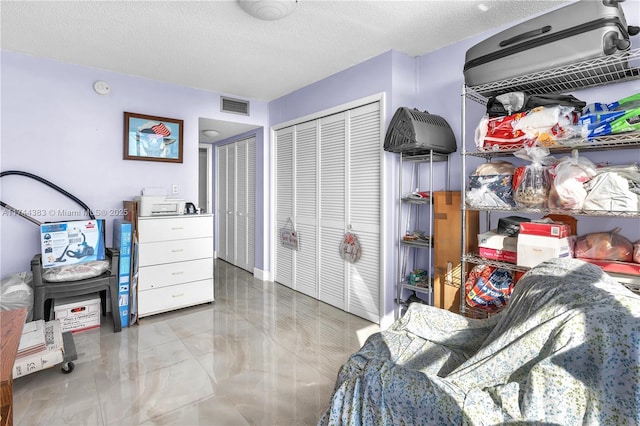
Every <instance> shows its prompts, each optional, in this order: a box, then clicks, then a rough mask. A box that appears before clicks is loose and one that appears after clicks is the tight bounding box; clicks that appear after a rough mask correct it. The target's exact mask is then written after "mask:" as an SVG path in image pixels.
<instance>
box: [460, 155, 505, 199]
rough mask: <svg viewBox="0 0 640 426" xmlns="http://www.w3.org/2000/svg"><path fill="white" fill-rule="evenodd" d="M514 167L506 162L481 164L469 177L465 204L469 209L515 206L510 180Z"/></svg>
mask: <svg viewBox="0 0 640 426" xmlns="http://www.w3.org/2000/svg"><path fill="white" fill-rule="evenodd" d="M514 171H515V167H514V166H513V164H511V163H509V162H508V161H494V162H491V163H485V164H481V165H480V166H478V167H477V168H476V170H475V171H474V172H473V174H472V175H470V176H469V190H468V191H467V192H466V195H465V202H466V203H467V205H468V206H469V207H502V208H511V207H514V206H515V202H514V201H513V194H512V192H513V189H512V185H511V182H512V179H513V172H514Z"/></svg>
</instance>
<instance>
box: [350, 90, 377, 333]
mask: <svg viewBox="0 0 640 426" xmlns="http://www.w3.org/2000/svg"><path fill="white" fill-rule="evenodd" d="M348 120H349V162H348V168H347V174H348V182H349V185H348V194H347V197H348V206H349V207H348V208H349V212H348V217H349V220H348V222H349V224H350V225H351V226H352V227H353V232H354V233H356V234H357V235H358V238H359V240H360V245H361V246H362V257H361V258H360V260H359V261H358V262H356V263H348V264H347V265H348V268H349V278H348V281H349V285H348V289H349V293H348V307H347V311H348V312H351V313H353V314H355V315H358V316H360V317H363V318H367V319H369V320H371V321H376V322H377V321H378V320H379V319H380V282H381V278H380V264H381V262H382V259H381V257H380V244H381V243H380V212H381V165H380V164H381V149H382V146H381V130H380V104H379V103H378V102H376V103H373V104H369V105H365V106H362V107H359V108H356V109H353V110H351V111H349V113H348Z"/></svg>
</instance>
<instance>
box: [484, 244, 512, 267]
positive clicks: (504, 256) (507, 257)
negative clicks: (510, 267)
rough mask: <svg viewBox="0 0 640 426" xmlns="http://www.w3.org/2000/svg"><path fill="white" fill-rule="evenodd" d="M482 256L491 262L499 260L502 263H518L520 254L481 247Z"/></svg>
mask: <svg viewBox="0 0 640 426" xmlns="http://www.w3.org/2000/svg"><path fill="white" fill-rule="evenodd" d="M479 252H480V256H482V257H484V258H485V259H489V260H498V261H500V262H508V263H516V261H517V260H518V253H516V252H515V251H507V250H497V249H492V248H487V247H479Z"/></svg>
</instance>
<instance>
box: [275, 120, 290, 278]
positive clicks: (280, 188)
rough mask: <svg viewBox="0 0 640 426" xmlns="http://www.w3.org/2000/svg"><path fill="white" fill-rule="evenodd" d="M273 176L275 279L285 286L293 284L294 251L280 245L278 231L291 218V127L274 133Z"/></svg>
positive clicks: (286, 224) (287, 223)
mask: <svg viewBox="0 0 640 426" xmlns="http://www.w3.org/2000/svg"><path fill="white" fill-rule="evenodd" d="M274 167H275V178H276V184H275V186H276V197H275V198H276V200H275V201H276V206H275V212H276V229H275V239H276V253H275V254H276V261H275V280H276V281H277V282H279V283H280V284H283V285H285V286H287V287H291V286H292V285H293V274H294V271H293V270H294V264H293V254H294V251H293V250H291V249H289V248H287V247H282V245H281V244H280V235H279V231H280V229H281V228H283V227H285V226H286V227H289V226H290V222H288V221H289V220H293V194H294V188H293V184H294V181H293V170H294V169H293V127H287V128H286V129H282V130H278V131H277V132H276V135H275V165H274Z"/></svg>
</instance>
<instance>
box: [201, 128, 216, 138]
mask: <svg viewBox="0 0 640 426" xmlns="http://www.w3.org/2000/svg"><path fill="white" fill-rule="evenodd" d="M201 133H202V135H203V136H206V137H208V138H215V137H216V136H220V132H219V131H217V130H213V129H207V130H203V131H202V132H201Z"/></svg>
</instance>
